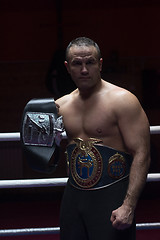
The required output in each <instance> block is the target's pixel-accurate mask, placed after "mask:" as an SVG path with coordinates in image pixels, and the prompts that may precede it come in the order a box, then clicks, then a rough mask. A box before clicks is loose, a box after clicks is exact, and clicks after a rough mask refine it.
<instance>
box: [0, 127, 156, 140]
mask: <svg viewBox="0 0 160 240" xmlns="http://www.w3.org/2000/svg"><path fill="white" fill-rule="evenodd" d="M150 133H151V134H160V126H150ZM62 138H63V139H66V138H67V136H66V132H64V133H62ZM7 141H8V142H9V141H20V133H19V132H15V133H0V142H7Z"/></svg>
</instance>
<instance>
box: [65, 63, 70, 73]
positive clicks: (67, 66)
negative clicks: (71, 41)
mask: <svg viewBox="0 0 160 240" xmlns="http://www.w3.org/2000/svg"><path fill="white" fill-rule="evenodd" d="M64 65H65V67H66V69H67V71H68V73H70V70H69V65H68V62H67V61H64Z"/></svg>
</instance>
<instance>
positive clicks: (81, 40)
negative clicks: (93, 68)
mask: <svg viewBox="0 0 160 240" xmlns="http://www.w3.org/2000/svg"><path fill="white" fill-rule="evenodd" d="M74 45H75V46H87V47H90V46H94V47H95V48H96V49H97V54H98V59H100V58H101V51H100V48H99V46H98V44H97V43H96V42H94V41H93V40H92V39H90V38H87V37H78V38H76V39H74V40H72V41H71V42H70V43H69V44H68V46H67V48H66V60H67V61H68V60H69V59H68V55H69V54H68V53H69V49H70V48H71V47H72V46H74Z"/></svg>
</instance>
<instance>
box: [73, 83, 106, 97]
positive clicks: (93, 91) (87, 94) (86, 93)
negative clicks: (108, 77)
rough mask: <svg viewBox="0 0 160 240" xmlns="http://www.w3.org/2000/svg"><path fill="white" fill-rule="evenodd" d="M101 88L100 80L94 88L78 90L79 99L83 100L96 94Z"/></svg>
mask: <svg viewBox="0 0 160 240" xmlns="http://www.w3.org/2000/svg"><path fill="white" fill-rule="evenodd" d="M101 87H102V80H101V81H100V82H99V83H97V84H96V85H95V86H93V87H91V88H87V89H78V91H79V95H80V97H81V98H82V99H83V100H85V99H88V98H90V97H91V96H93V95H94V94H96V93H98V92H99V90H100V89H101Z"/></svg>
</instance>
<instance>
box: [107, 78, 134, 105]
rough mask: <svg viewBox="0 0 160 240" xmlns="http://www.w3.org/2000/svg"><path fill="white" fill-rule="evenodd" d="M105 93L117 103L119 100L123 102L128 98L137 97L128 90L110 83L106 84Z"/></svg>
mask: <svg viewBox="0 0 160 240" xmlns="http://www.w3.org/2000/svg"><path fill="white" fill-rule="evenodd" d="M105 93H106V95H108V96H109V97H111V98H113V99H115V100H117V101H119V100H122V101H123V100H126V99H128V98H132V99H136V96H135V95H134V94H133V93H131V92H130V91H128V90H127V89H125V88H122V87H119V86H117V85H114V84H112V83H109V82H107V83H106V84H105Z"/></svg>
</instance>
